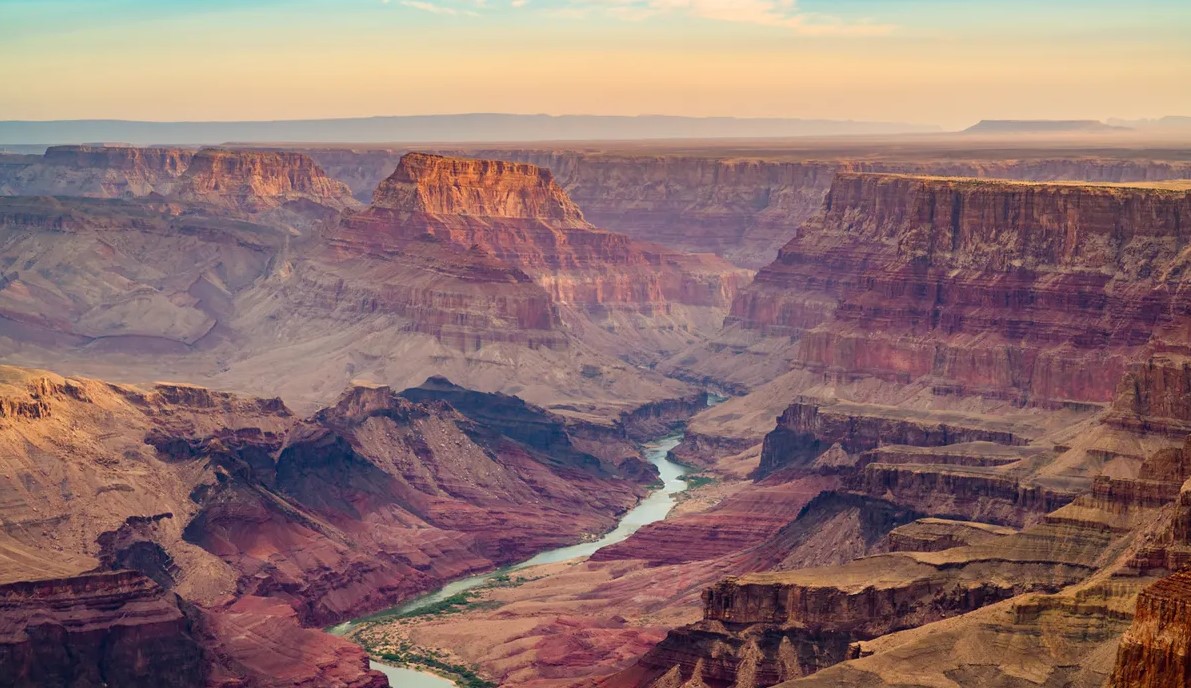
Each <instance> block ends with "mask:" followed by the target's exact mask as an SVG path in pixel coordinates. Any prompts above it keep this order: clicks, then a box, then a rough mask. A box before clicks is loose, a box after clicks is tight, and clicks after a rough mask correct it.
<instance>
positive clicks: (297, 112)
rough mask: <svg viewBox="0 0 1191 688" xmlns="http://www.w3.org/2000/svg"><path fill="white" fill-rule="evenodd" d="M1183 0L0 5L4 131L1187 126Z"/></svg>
mask: <svg viewBox="0 0 1191 688" xmlns="http://www.w3.org/2000/svg"><path fill="white" fill-rule="evenodd" d="M1189 84H1191V2H1188V1H1187V0H1131V1H1130V2H1120V0H1112V1H1108V0H1080V1H1078V2H1077V1H1075V0H977V1H967V0H333V1H332V0H0V120H5V119H31V120H47V119H81V118H118V119H143V120H251V119H298V118H319V117H356V116H373V115H412V114H443V113H463V112H512V113H548V114H616V115H636V114H671V115H694V116H712V115H714V116H725V115H728V116H740V117H804V118H828V119H856V120H881V121H901V122H917V123H930V124H938V125H942V126H944V127H949V128H958V127H963V126H967V125H969V124H972V123H973V122H975V121H977V120H979V119H985V118H994V119H1031V118H1048V119H1102V118H1108V117H1119V118H1126V119H1134V118H1148V117H1160V116H1163V115H1191V86H1189Z"/></svg>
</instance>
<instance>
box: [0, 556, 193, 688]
mask: <svg viewBox="0 0 1191 688" xmlns="http://www.w3.org/2000/svg"><path fill="white" fill-rule="evenodd" d="M0 620H2V621H3V627H2V630H0V675H3V676H4V679H3V681H4V684H5V685H9V686H45V687H46V688H54V687H61V688H66V687H67V686H87V687H94V688H99V687H100V686H107V685H119V686H130V687H132V688H136V687H138V686H143V687H145V688H150V687H152V686H163V685H175V686H184V685H185V686H198V685H204V684H205V682H206V680H207V676H208V672H209V667H208V666H207V664H206V662H205V661H204V658H203V651H202V648H201V647H200V645H199V643H198V641H197V640H196V638H195V637H194V636H195V633H194V632H193V631H192V630H191V622H190V620H188V619H187V618H186V617H185V616H184V614H183V612H182V610H181V609H179V607H178V603H177V601H176V599H175V598H174V596H173V595H172V594H169V593H166V592H165V591H164V590H162V589H161V588H160V587H158V586H157V585H156V584H155V583H153V581H151V580H149V579H148V578H146V577H144V576H142V575H140V574H139V573H135V572H132V571H119V572H114V573H90V574H86V575H81V576H76V577H73V578H60V579H47V580H38V581H30V582H14V583H8V584H5V585H0Z"/></svg>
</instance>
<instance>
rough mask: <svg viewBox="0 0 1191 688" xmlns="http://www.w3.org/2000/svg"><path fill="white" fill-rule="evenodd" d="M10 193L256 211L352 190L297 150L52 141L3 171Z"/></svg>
mask: <svg viewBox="0 0 1191 688" xmlns="http://www.w3.org/2000/svg"><path fill="white" fill-rule="evenodd" d="M0 193H2V194H3V195H7V196H17V195H23V196H37V195H55V196H87V197H94V198H143V197H149V196H153V197H158V198H161V197H165V198H171V199H175V200H180V201H186V202H198V203H206V204H212V205H215V206H217V207H219V208H221V209H223V210H225V211H236V212H247V213H259V212H262V211H265V210H270V209H274V208H277V207H278V206H281V205H284V204H287V203H296V202H308V203H311V204H315V205H322V206H329V207H331V208H333V209H341V208H343V207H346V206H347V205H349V204H350V199H351V192H350V190H349V189H348V188H347V186H346V185H344V184H343V183H342V182H339V181H336V180H334V179H331V178H330V177H328V176H327V175H326V174H325V173H324V172H323V170H322V169H321V168H320V167H319V166H318V165H316V164H315V163H314V161H313V160H311V159H310V158H309V157H308V156H306V155H303V154H301V153H295V152H269V151H251V150H225V149H218V148H203V149H201V150H198V151H194V150H191V149H185V148H132V147H126V146H52V147H50V148H49V149H47V150H46V152H45V155H44V156H43V157H42V158H40V159H38V160H36V161H32V162H29V163H27V164H25V165H21V166H13V167H12V168H10V169H9V170H7V171H6V173H5V174H4V176H3V177H0Z"/></svg>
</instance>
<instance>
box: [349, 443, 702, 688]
mask: <svg viewBox="0 0 1191 688" xmlns="http://www.w3.org/2000/svg"><path fill="white" fill-rule="evenodd" d="M681 441H682V434H681V433H679V434H673V435H667V436H666V437H662V438H659V439H656V440H653V441H651V442H646V443H645V444H644V445H642V448H643V449H644V453H645V457H646V458H647V459H648V460H649V462H650V463H652V464H653V465H655V466H657V468H658V473H659V474H660V476H661V479H662V483H663V485H662V487H661V489H658V490H654V491H653V492H651V493H650V494H649V496H647V497H646V498H645V499H643V500H641V502H640V503H639V504H637V506H635V507H633V508H632V509H630V510H629V511H628V512H626V513H625V515H624V517H623V518H621V519H620V522H619V523H617V524H616V528H615V529H613V530H612V531H610V532H608V533H607V534H605V535H604V536H603V537H601V538H600V539H598V540H593V541H592V542H582V543H580V544H577V545H571V546H569V547H560V548H558V549H552V550H549V551H546V552H542V553H541V554H539V555H537V556H536V557H534V558H532V559H527V560H526V561H523V562H521V563H520V564H515V565H513V566H509V567H506V568H503V569H499V570H496V571H491V572H489V573H483V574H480V575H477V576H470V577H468V578H462V579H460V580H457V581H454V582H452V583H448V584H447V585H445V586H444V587H443V588H442V589H440V590H438V591H436V592H432V593H427V594H425V595H420V596H418V597H415V598H413V599H412V600H409V601H408V602H406V603H405V604H402V605H401V606H399V607H396V608H394V609H393V610H391V611H393V612H396V613H397V614H408V613H409V612H416V611H418V610H419V609H423V608H425V607H427V606H429V605H432V604H434V603H436V602H440V601H442V600H445V599H447V598H448V597H451V596H452V595H458V594H459V593H461V592H464V591H467V590H471V589H472V588H477V587H479V586H481V585H484V584H485V583H488V582H489V581H491V580H493V579H494V578H496V577H497V576H501V575H505V574H508V573H509V572H510V571H518V570H521V569H524V568H529V567H530V566H538V565H539V564H553V563H555V562H560V561H568V560H570V559H578V558H581V557H588V556H591V554H592V553H594V552H595V551H596V550H598V549H600V548H602V547H606V546H608V545H611V544H614V543H617V542H620V541H622V540H624V539H626V538H628V537H629V536H630V535H632V534H633V533H635V532H637V530H638V529H639V528H641V527H642V526H644V525H647V524H650V523H653V522H654V521H660V520H662V519H664V518H666V515H667V514H669V513H670V510H671V509H673V508H674V504H675V495H677V494H678V493H679V492H682V491H683V490H684V489H686V482H685V481H684V480H683V479H682V476H683V475H684V474H685V473H686V468H685V467H683V466H680V465H678V464H676V463H674V462H673V461H670V460H669V458H668V457H669V454H670V450H671V449H673V448H674V447H677V446H678V443H679V442H681ZM356 623H357V622H356V621H348V622H347V623H343V624H340V625H338V626H336V627H335V628H333V629H331V632H332V633H334V634H336V635H343V634H346V633H347V632H348V631H350V630H351V628H352V626H354V625H355V624H356ZM372 667H373V668H375V669H377V670H378V671H381V672H383V673H384V674H385V675H386V676H388V677H389V679H390V684H391V685H393V686H395V687H396V688H451V687H452V686H454V685H455V683H454V682H453V681H450V680H449V679H446V678H443V677H441V676H437V675H435V674H431V673H427V672H422V671H418V670H415V669H407V668H404V667H395V666H388V665H385V664H381V663H380V662H377V661H376V660H372Z"/></svg>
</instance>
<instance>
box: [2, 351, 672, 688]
mask: <svg viewBox="0 0 1191 688" xmlns="http://www.w3.org/2000/svg"><path fill="white" fill-rule="evenodd" d="M0 375H2V380H3V394H2V396H3V399H4V403H3V404H0V408H3V409H4V412H3V416H2V417H0V442H2V443H3V444H4V446H6V447H8V450H7V451H6V452H5V455H6V456H8V457H9V459H8V461H9V463H8V464H7V465H6V466H5V470H4V471H3V472H2V473H3V475H7V476H9V477H8V479H7V483H8V484H7V485H6V486H4V488H3V489H4V493H5V494H6V495H8V497H7V498H6V499H5V501H4V505H3V514H0V515H2V516H3V519H4V521H5V523H6V524H9V527H7V528H6V529H5V532H4V534H3V536H2V537H0V554H2V555H3V557H4V559H5V560H6V561H9V562H11V563H12V565H11V566H8V567H5V569H4V577H3V579H2V580H0V616H2V619H0V627H2V628H3V629H5V633H7V634H8V639H7V640H6V641H5V644H4V646H3V647H4V648H5V649H4V651H3V652H0V656H2V657H3V659H2V660H0V661H3V662H4V663H6V666H9V665H10V666H11V668H12V669H13V672H14V673H13V674H7V673H6V675H16V676H23V677H25V678H24V679H22V680H23V681H25V684H29V683H30V682H31V683H33V684H36V685H57V683H54V682H55V681H57V680H58V679H57V678H55V677H56V676H58V673H55V672H61V671H62V670H63V669H65V668H69V666H73V664H70V663H67V664H62V663H58V662H57V661H56V660H54V659H53V658H52V657H48V656H46V655H45V653H46V652H49V651H51V650H52V649H53V648H55V647H68V646H69V647H72V648H74V649H73V650H72V651H71V657H72V659H71V660H70V661H71V662H73V663H74V664H77V665H78V667H79V668H78V671H77V672H76V673H77V674H78V675H95V676H108V677H112V676H118V675H121V674H120V672H121V671H127V672H133V673H130V674H129V675H128V684H129V685H156V684H157V683H158V682H161V681H165V682H180V681H181V682H196V681H206V682H207V683H208V684H211V685H220V686H226V687H227V688H230V687H231V686H257V685H260V686H270V685H312V686H313V685H323V686H361V687H362V686H375V685H382V683H380V679H379V675H377V674H372V673H369V672H368V671H367V665H366V663H365V661H364V657H363V654H362V651H360V650H359V649H358V648H355V647H354V646H352V645H350V644H348V643H345V642H343V641H339V640H333V639H329V638H326V637H325V636H321V635H319V634H316V632H314V631H305V630H303V627H310V626H322V625H326V624H329V623H335V622H338V621H341V620H343V619H345V618H348V617H351V616H355V615H359V614H362V613H367V612H370V611H374V610H377V609H380V608H383V607H385V606H389V605H392V604H395V603H397V602H399V601H401V600H403V599H405V598H407V597H409V596H410V595H412V594H414V593H417V592H420V591H423V590H426V589H429V588H433V587H436V586H437V585H440V584H441V583H442V582H443V581H445V580H448V579H452V578H456V577H459V576H462V575H465V574H467V573H469V572H473V571H477V570H481V569H486V568H493V567H495V566H498V565H500V564H503V563H508V562H510V561H513V560H517V559H522V558H525V557H527V556H529V555H531V554H532V553H534V552H536V551H539V550H541V549H547V548H550V547H556V546H560V545H563V544H567V543H571V542H575V541H577V540H579V539H581V538H582V537H584V536H585V535H586V534H588V533H592V532H602V531H604V530H607V529H608V528H610V527H611V526H612V524H613V523H614V522H615V519H616V517H617V515H618V514H619V513H621V512H622V511H624V510H625V509H627V508H628V507H629V506H631V505H632V504H633V503H634V502H635V501H636V500H637V499H638V498H639V497H640V496H641V495H642V494H643V493H644V491H645V487H644V484H646V483H649V482H651V481H652V480H654V479H655V475H650V474H648V473H647V472H644V473H643V472H642V471H641V470H640V466H639V465H638V462H639V459H636V458H634V457H633V456H632V454H631V449H627V448H628V446H629V445H627V443H624V444H622V447H624V448H625V449H626V450H627V453H626V451H621V452H610V453H609V457H610V458H601V457H597V456H593V455H591V454H588V453H586V452H584V451H582V450H581V449H580V448H579V447H578V443H577V442H576V443H573V442H572V441H571V440H570V439H569V431H568V430H567V426H566V424H564V422H563V421H562V420H561V419H559V418H557V417H555V416H551V415H550V414H548V413H546V412H545V411H543V410H541V409H539V408H536V407H533V406H528V405H525V404H523V403H513V400H511V398H509V401H506V402H503V403H504V404H505V408H507V411H506V412H505V414H504V416H503V420H498V419H495V418H484V417H469V416H466V415H464V414H461V413H460V412H458V411H456V410H455V409H454V408H453V407H452V406H451V405H450V404H449V402H448V401H447V400H446V399H445V398H442V397H440V396H439V395H440V394H441V393H443V389H442V384H441V383H439V385H438V387H435V386H431V387H428V388H427V389H425V390H422V391H420V392H416V396H418V397H419V399H420V400H419V401H416V402H415V401H410V400H409V399H406V398H403V397H400V396H398V395H396V394H394V393H393V392H392V391H391V390H389V389H387V388H355V389H352V390H349V392H348V393H346V394H345V395H344V396H343V397H342V399H341V400H340V402H339V403H338V404H336V405H335V406H333V407H329V408H327V409H324V410H323V411H321V412H319V413H317V414H315V415H314V416H312V417H309V418H306V419H302V418H299V417H297V416H295V415H294V414H293V413H292V412H291V411H290V410H289V409H288V408H287V407H286V406H285V405H284V404H283V403H281V401H280V400H277V399H253V398H245V397H239V396H235V395H231V394H226V393H219V392H212V391H209V390H206V389H203V388H198V387H191V386H186V385H164V384H163V385H159V386H156V387H154V388H152V389H140V388H133V387H125V386H115V385H110V384H107V383H102V382H98V381H94V380H87V379H73V378H62V377H58V376H55V375H53V374H50V373H43V372H38V371H27V370H23V369H16V368H11V367H8V368H4V369H3V371H0ZM450 389H454V390H458V389H459V388H454V387H450ZM459 393H461V392H460V391H456V392H454V393H453V394H454V395H456V396H457V395H458V394H459ZM409 394H410V395H411V396H414V395H415V391H411V392H410V393H409ZM475 403H478V404H480V406H481V407H485V408H493V406H492V404H485V403H484V402H483V401H480V400H477V401H476V402H475ZM521 427H536V428H539V429H541V430H542V432H545V433H546V434H548V435H549V436H551V437H553V438H554V440H553V441H552V442H551V443H550V445H549V447H544V446H539V445H535V444H534V443H533V440H534V439H535V438H536V437H537V436H538V434H537V433H534V434H533V435H532V436H525V437H518V436H517V435H516V433H515V432H514V434H513V435H507V434H504V430H510V429H512V428H521ZM67 428H69V430H67ZM567 446H569V447H571V449H570V450H569V451H567V452H561V451H555V450H557V449H558V447H567ZM547 448H548V449H550V451H549V452H547V451H546V449H547ZM31 461H36V462H37V465H38V466H40V468H39V470H38V471H37V472H36V474H33V473H30V472H29V470H28V469H29V467H30V466H31V465H32V464H31V463H30V462H31ZM621 465H624V466H625V467H626V470H627V471H628V474H627V475H626V473H624V472H622V471H621V468H620V466H621ZM629 475H631V477H628V476H629ZM18 476H24V479H21V478H20V477H18ZM535 523H537V524H538V525H534V524H535ZM109 571H110V572H109ZM47 608H48V609H53V610H60V611H55V612H54V613H55V614H57V615H58V616H56V617H54V618H47V617H46V616H45V615H44V614H43V613H42V612H41V611H38V612H37V613H32V612H30V610H45V609H47ZM246 629H257V630H253V631H249V630H246ZM47 634H50V635H53V634H58V636H54V637H59V636H60V637H61V638H62V640H63V643H62V644H58V643H46V644H41V643H38V642H37V641H36V639H37V638H41V637H49V636H47ZM154 647H155V648H158V650H159V652H160V653H165V654H168V655H169V656H176V657H177V658H178V661H176V662H170V663H154V665H153V667H146V666H145V665H144V663H143V662H141V661H139V660H138V659H137V657H139V656H141V654H139V653H142V652H144V651H145V649H146V648H154ZM105 648H106V649H105ZM138 648H140V649H138ZM287 648H288V649H287ZM103 653H107V654H103ZM278 653H281V654H282V655H285V656H287V657H289V659H288V660H284V661H279V655H278ZM55 667H57V668H55ZM72 671H73V670H72ZM162 671H164V672H174V673H171V674H169V675H159V674H155V673H153V672H162ZM96 672H98V673H96ZM97 680H98V679H97ZM62 685H67V684H65V683H63V684H62ZM71 685H73V684H71ZM87 685H91V684H87ZM94 685H99V683H94Z"/></svg>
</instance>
